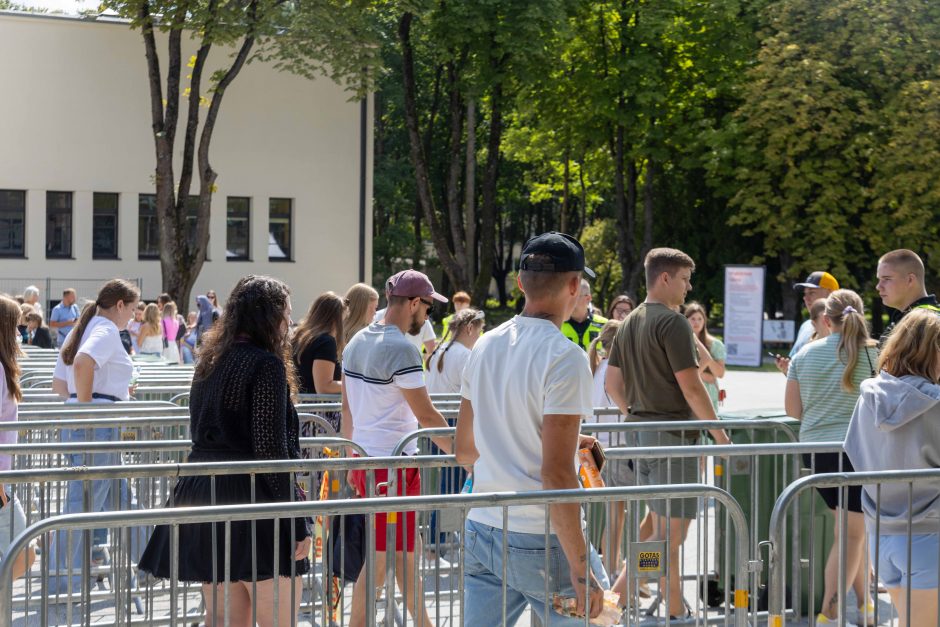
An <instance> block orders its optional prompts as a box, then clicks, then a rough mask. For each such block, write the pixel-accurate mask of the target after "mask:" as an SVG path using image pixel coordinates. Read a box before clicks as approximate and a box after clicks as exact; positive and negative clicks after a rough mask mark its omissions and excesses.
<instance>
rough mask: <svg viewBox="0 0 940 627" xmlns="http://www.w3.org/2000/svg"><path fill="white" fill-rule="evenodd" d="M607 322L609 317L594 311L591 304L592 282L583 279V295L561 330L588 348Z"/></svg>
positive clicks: (582, 346)
mask: <svg viewBox="0 0 940 627" xmlns="http://www.w3.org/2000/svg"><path fill="white" fill-rule="evenodd" d="M605 324H607V318H604V317H603V316H599V315H597V314H596V313H594V308H593V307H592V306H591V285H590V283H588V282H587V281H586V280H585V279H581V295H580V296H579V297H578V303H577V304H576V305H575V306H574V311H572V312H571V317H570V318H569V319H568V320H567V321H565V322H564V324H562V325H561V332H562V333H564V335H565V337H567V338H568V339H569V340H571V341H572V342H574V343H575V344H577V345H578V346H580V347H581V348H582V349H584V350H587V349H588V346H590V345H591V342H592V341H594V338H596V337H597V336H598V335H599V334H600V332H601V329H602V328H604V325H605Z"/></svg>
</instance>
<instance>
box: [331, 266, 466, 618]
mask: <svg viewBox="0 0 940 627" xmlns="http://www.w3.org/2000/svg"><path fill="white" fill-rule="evenodd" d="M385 295H386V297H387V298H388V309H387V310H386V313H385V316H384V318H383V320H382V321H380V322H374V323H372V324H371V325H369V326H368V327H367V328H365V329H363V330H362V331H360V332H359V333H357V334H356V335H355V337H353V339H352V340H350V342H349V344H347V345H346V348H345V349H344V350H343V374H344V375H345V376H344V377H343V422H342V434H343V437H346V438H349V439H351V440H353V441H355V442H356V443H357V444H359V445H361V446H362V448H364V449H365V451H366V453H368V454H369V455H371V456H373V457H375V456H388V455H391V454H392V452H393V449H394V448H395V446H396V445H397V444H398V441H399V440H400V439H401V438H402V436H404V435H407V434H408V433H411V432H413V431H416V430H418V429H419V428H428V427H447V422H446V421H445V420H444V417H443V416H441V414H440V412H439V411H437V410H436V409H435V408H434V405H433V404H432V403H431V397H430V396H428V390H427V388H426V387H425V385H424V371H423V364H422V362H421V355H420V354H419V353H418V349H417V348H415V346H414V344H412V343H411V342H409V341H408V339H406V337H405V335H406V333H408V332H415V331H418V330H420V328H421V326H422V325H423V324H424V323H425V322H426V321H427V316H428V311H429V310H430V309H431V307H432V306H433V304H434V301H435V300H437V301H440V302H445V303H446V302H447V298H445V297H444V296H441V295H440V294H438V293H437V292H436V291H434V286H433V285H432V284H431V281H430V280H429V279H428V277H427V276H425V275H424V274H422V273H421V272H418V271H416V270H403V271H402V272H399V273H398V274H396V275H394V276H393V277H392V278H390V279H389V280H388V282H387V283H386V285H385ZM434 442H435V444H437V445H438V446H439V447H440V448H441V449H443V450H444V451H445V452H446V453H449V452H450V451H451V448H452V447H451V443H450V440H449V438H445V439H441V438H434ZM404 452H405V454H407V455H414V454H416V453H417V452H418V448H417V444H416V443H414V442H412V443H411V444H410V445H409V446H408V448H406V449H405V451H404ZM349 480H350V484H351V485H352V487H353V488H354V489H355V490H356V492H357V493H358V494H359V495H360V496H369V495H368V494H366V486H367V481H366V475H365V473H364V472H363V471H352V472H351V473H350V474H349ZM387 481H388V471H386V470H377V471H375V485H379V484H382V483H386V482H387ZM398 486H399V488H400V490H399V491H398V492H397V493H396V496H397V495H404V496H418V495H419V494H420V493H421V476H420V474H419V472H418V469H416V468H410V469H408V470H407V471H406V472H399V473H398ZM403 527H404V528H405V532H404V533H403V532H402V528H403ZM385 528H386V517H385V515H384V514H379V515H377V516H376V517H375V548H376V559H375V568H374V569H373V570H374V573H375V581H374V582H370V581H367V577H366V570H365V569H363V570H362V572H361V573H360V575H359V579H358V581H356V585H355V587H354V588H353V599H352V616H351V618H350V625H352V626H353V627H358V626H360V625H365V621H366V591H367V588H366V586H368V585H370V584H373V583H374V585H375V586H381V585H383V582H384V579H385V552H386V544H385V543H386V540H385V535H386V534H385ZM396 528H397V537H396V546H395V549H394V550H396V551H404V552H405V560H404V562H405V568H404V569H398V568H396V570H395V573H396V578H397V580H398V585H399V586H400V587H401V588H402V589H403V590H405V589H407V590H408V595H407V598H406V599H405V602H406V606H407V607H408V611H409V612H410V613H411V615H412V617H415V623H416V624H421V625H429V624H430V619H429V617H428V614H427V610H426V609H425V607H424V603H423V601H421V599H423V598H424V594H423V592H422V589H421V581H420V578H419V579H418V580H417V581H418V586H417V587H416V586H415V585H414V584H413V583H412V582H413V581H415V578H414V567H415V561H414V551H415V544H418V545H420V539H417V538H416V537H415V536H416V534H415V515H414V512H410V513H408V514H406V515H405V516H404V521H403V523H399V524H398V525H397V526H396ZM415 599H418V600H419V601H418V604H417V606H416V605H415ZM416 611H417V613H416ZM419 617H420V620H419ZM421 621H423V622H421Z"/></svg>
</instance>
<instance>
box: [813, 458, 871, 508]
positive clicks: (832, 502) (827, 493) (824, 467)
mask: <svg viewBox="0 0 940 627" xmlns="http://www.w3.org/2000/svg"><path fill="white" fill-rule="evenodd" d="M839 455H840V453H816V455H815V456H812V455H810V454H809V453H803V465H804V466H805V467H806V468H812V470H813V474H815V475H821V474H824V473H833V472H855V468H853V467H852V462H851V461H849V456H848V455H846V454H845V453H841V456H842V466H841V468H840V466H839ZM814 461H815V466H814V465H813V462H814ZM816 491H817V492H819V496H821V497H822V499H823V500H824V501H825V502H826V506H827V507H828V508H829V509H836V508H837V507H839V492H840V491H841V488H816ZM842 498H843V503H844V504H845V506H846V507H847V508H848V510H849V511H850V512H861V511H862V486H860V485H853V486H849V487H848V488H847V489H846V492H843V494H842Z"/></svg>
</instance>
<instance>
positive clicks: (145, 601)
mask: <svg viewBox="0 0 940 627" xmlns="http://www.w3.org/2000/svg"><path fill="white" fill-rule="evenodd" d="M336 461H337V460H311V461H310V462H308V464H310V466H311V467H313V466H314V465H322V466H323V468H324V469H327V468H330V467H332V468H334V469H335V468H337V463H336ZM415 461H416V460H414V459H410V460H409V459H400V458H399V459H392V458H377V459H374V460H369V459H361V460H344V462H343V464H342V465H343V467H347V468H350V467H359V468H380V467H386V468H389V467H390V468H405V467H409V466H410V465H413V464H414V463H415ZM433 461H435V460H430V459H427V460H423V462H424V463H425V464H427V463H431V462H433ZM441 461H442V462H444V461H446V460H441ZM654 498H655V499H667V500H670V501H671V500H674V499H679V498H698V499H702V500H708V501H713V502H715V503H718V504H720V505H721V506H723V507H724V508H725V509H726V511H727V512H728V514H727V515H728V517H729V519H730V520H731V521H732V525H733V526H734V528H735V530H736V532H737V533H738V535H740V536H742V537H743V536H745V535H746V534H747V522H746V520H745V517H744V515H743V513H742V511H741V509H740V507H739V506H738V504H737V503H736V502H735V501H734V499H733V498H731V496H730V495H729V494H727V493H726V492H724V491H723V490H721V489H719V488H715V487H712V486H706V485H700V484H688V485H674V486H663V487H660V486H650V487H634V488H606V489H598V490H587V491H585V490H558V491H540V492H530V493H493V494H466V495H449V496H445V497H433V496H421V497H393V498H379V499H359V500H341V501H319V502H294V503H280V504H256V505H226V506H217V507H213V508H206V507H187V508H174V509H172V510H171V509H163V510H155V511H128V512H114V513H100V514H73V515H67V516H60V517H55V518H50V519H46V520H42V521H40V522H38V523H35V524H33V525H32V526H30V527H29V528H27V529H26V530H24V531H23V532H22V533H21V534H19V536H18V537H17V538H16V539H15V540H14V542H13V544H12V546H11V547H10V554H11V555H17V554H19V553H20V552H21V551H23V550H25V549H27V547H28V546H29V544H30V543H31V542H33V541H34V540H36V539H39V538H44V539H45V542H46V545H47V546H48V543H49V542H50V538H51V532H52V531H54V530H55V531H57V532H59V533H63V532H77V531H81V532H83V533H84V534H85V535H86V536H87V535H89V534H90V533H92V530H93V529H96V528H107V529H109V530H110V532H111V534H113V535H114V536H116V537H120V538H123V539H125V540H128V539H129V537H130V534H131V530H132V529H133V528H141V527H144V528H147V527H150V526H152V525H157V524H165V525H169V526H170V538H171V546H172V547H176V546H178V542H179V533H180V525H183V524H187V523H220V525H221V528H220V529H219V533H221V534H223V535H222V540H223V547H224V548H223V554H222V555H218V554H215V550H213V553H214V560H217V563H218V564H219V565H220V566H221V565H224V564H228V563H230V560H231V553H232V551H235V550H246V547H244V546H233V543H232V535H231V524H232V521H252V520H255V521H257V520H265V519H276V520H278V519H290V518H296V517H302V516H303V517H316V518H317V519H318V520H320V521H326V520H328V519H331V518H336V519H338V520H339V521H340V525H339V528H343V523H344V522H345V521H346V520H347V519H349V518H350V517H352V516H355V515H363V516H364V517H365V521H366V529H370V528H372V526H373V525H374V522H375V517H376V515H377V514H380V513H385V512H389V511H391V512H430V511H435V510H436V511H441V510H445V509H456V510H458V511H459V512H460V513H461V514H462V517H466V513H467V512H468V511H469V510H470V509H471V508H474V507H498V508H501V509H502V511H503V521H504V523H503V534H504V538H505V537H506V536H505V534H506V532H507V530H508V527H507V524H508V519H509V515H510V514H509V508H510V507H513V506H521V505H541V506H547V505H551V504H557V503H579V504H584V505H590V504H593V503H603V502H607V501H610V500H617V501H622V502H627V503H637V502H640V501H643V500H649V499H654ZM546 512H547V508H546ZM545 524H546V532H545V536H546V539H547V536H548V525H549V523H548V519H547V515H546V523H545ZM321 529H322V532H323V533H324V535H325V541H324V547H327V550H325V551H324V552H323V553H322V555H320V556H317V557H316V558H315V560H314V564H313V567H312V568H311V569H310V571H309V573H308V574H307V575H305V576H303V577H302V579H303V581H304V583H305V586H304V589H303V591H302V593H301V596H300V598H299V599H298V598H297V597H296V591H295V590H296V589H295V587H294V586H293V585H292V584H293V582H294V581H296V578H297V577H298V576H297V575H296V574H295V575H294V576H293V577H292V578H291V581H290V584H288V582H287V581H281V580H280V579H275V583H274V594H275V598H274V604H275V606H276V605H277V604H278V602H279V600H280V598H284V597H280V598H279V595H285V596H289V598H290V601H291V603H292V605H293V606H294V607H297V606H298V605H299V611H300V617H298V615H297V613H293V617H292V619H291V624H296V622H297V621H298V618H302V619H304V620H309V621H310V622H312V623H314V624H319V625H327V624H334V623H338V622H343V623H345V622H346V604H345V602H344V601H345V596H346V588H347V587H348V586H342V585H341V584H340V587H339V588H338V589H335V588H334V582H333V581H332V577H331V573H332V572H333V570H334V569H333V568H331V566H335V561H336V559H335V558H336V557H337V556H336V555H335V554H333V555H331V550H330V549H329V547H330V546H331V544H332V541H333V538H332V537H331V536H332V531H331V526H330V525H329V524H327V523H325V522H324V523H322V527H321ZM364 535H365V537H364V542H365V553H364V565H363V574H362V580H363V582H364V584H365V585H364V588H365V596H366V599H365V606H366V608H370V610H369V611H367V612H366V624H367V625H376V624H379V619H381V623H382V624H385V625H394V624H395V623H396V621H397V620H400V619H401V614H400V613H399V608H398V604H399V603H400V602H402V601H410V602H411V603H412V604H413V605H414V606H416V607H419V608H421V607H424V608H426V607H427V604H428V603H431V604H432V608H431V609H432V611H433V613H434V614H435V616H437V617H438V618H440V617H441V613H442V612H448V613H449V614H450V616H452V617H453V620H452V621H451V624H459V625H463V624H466V623H465V622H464V620H463V619H464V613H463V611H462V608H463V601H464V589H463V586H462V585H461V584H460V582H458V581H456V580H462V579H463V564H464V558H465V552H464V551H463V550H462V549H461V550H458V552H457V554H456V555H453V556H451V558H452V559H453V560H454V562H453V563H452V564H451V568H452V569H453V572H455V573H456V577H455V580H454V581H450V582H448V589H447V590H446V591H441V590H426V592H425V593H424V594H419V592H418V591H419V589H420V587H421V586H419V585H417V584H418V583H419V582H418V581H417V573H418V570H417V569H416V571H415V580H411V581H409V580H407V579H405V580H404V582H403V584H404V585H402V586H401V589H400V591H399V593H398V594H395V593H394V592H390V590H389V588H390V586H389V587H386V588H385V598H384V600H383V599H381V598H380V597H379V596H378V592H377V587H378V586H377V584H378V579H379V577H380V574H381V571H380V569H379V564H378V561H377V555H376V551H375V537H374V534H371V533H365V534H364ZM347 540H350V541H351V538H350V537H348V536H346V535H344V534H343V533H342V532H341V533H340V537H339V541H340V543H339V546H338V547H337V548H338V550H339V552H340V553H341V554H342V553H343V552H344V550H345V548H344V547H345V544H343V542H345V541H347ZM255 548H256V549H257V547H255ZM630 548H631V550H632V549H636V550H637V551H638V555H637V560H636V563H635V564H634V563H633V560H631V561H630V562H628V565H627V567H626V568H627V571H628V573H627V574H628V579H633V578H635V577H637V576H639V575H640V574H641V570H640V569H641V568H647V569H648V568H651V566H650V565H651V564H652V563H653V562H658V564H659V567H660V568H662V567H663V565H668V563H669V559H668V558H669V556H668V554H666V555H665V559H664V554H663V551H662V550H661V548H660V549H657V548H654V547H650V546H648V545H642V544H636V545H632V544H631V546H630ZM260 550H266V548H265V547H261V548H260ZM274 550H275V554H277V550H278V547H277V546H275V547H274ZM667 551H668V549H667ZM750 557H751V556H750V554H749V551H748V547H747V545H746V544H743V543H741V544H739V545H738V546H737V547H735V551H734V553H733V557H732V560H733V561H732V563H731V564H730V565H729V569H730V570H733V572H734V574H735V577H736V580H737V581H739V582H744V581H747V579H748V577H747V575H748V570H749V569H750V568H753V566H754V564H753V562H752V561H751V560H750ZM128 558H129V556H128V555H126V554H120V555H118V556H117V557H116V559H117V560H123V561H124V565H125V566H128V567H129V566H130V564H129V563H127V562H128ZM502 558H503V559H502V563H503V564H504V565H505V564H507V562H508V552H507V548H506V547H505V545H504V548H503V552H502ZM45 559H46V558H45V556H43V560H45ZM170 559H171V562H170V578H169V581H168V582H161V583H160V584H159V586H158V585H157V584H155V582H153V581H147V582H142V581H141V580H140V579H138V580H137V581H136V582H130V583H128V584H126V585H124V584H122V583H121V582H118V583H117V584H115V585H113V588H112V590H111V591H110V592H109V593H108V594H105V595H100V596H95V597H93V596H92V594H91V591H90V589H88V586H87V585H86V584H85V583H83V584H82V586H81V587H82V590H80V591H78V592H76V593H73V594H72V595H70V596H69V597H68V598H67V599H65V601H64V605H65V607H62V601H60V602H59V603H56V601H57V599H56V598H55V597H54V596H50V595H43V596H39V597H33V596H30V595H27V594H25V588H26V586H28V585H29V582H31V581H33V580H32V579H28V580H27V581H26V582H19V581H17V582H14V580H13V561H12V560H6V561H4V562H3V563H2V564H0V626H8V625H12V624H13V622H14V621H19V620H21V619H25V620H29V619H30V618H31V617H36V616H37V614H38V619H39V621H40V622H41V624H43V625H51V624H58V623H59V622H60V621H69V622H72V621H75V622H79V621H80V622H81V623H83V624H91V623H92V622H94V623H95V624H96V625H97V624H107V623H106V621H108V619H111V618H112V617H113V619H112V622H113V624H127V623H129V622H131V621H133V624H141V625H158V624H160V625H162V624H170V625H174V624H178V623H187V624H188V623H194V622H196V621H200V620H202V618H203V616H204V606H203V605H202V604H201V603H200V599H199V597H200V596H201V595H199V594H198V588H196V589H194V588H193V587H192V586H189V585H186V584H185V583H182V582H180V581H179V575H178V573H179V565H180V560H181V559H186V556H184V555H177V554H176V552H175V550H171V552H170ZM416 559H417V560H419V561H420V560H422V559H423V556H422V555H420V554H418V553H417V551H416ZM546 559H548V553H547V552H546ZM340 561H342V560H340ZM388 562H389V560H386V567H387V566H388ZM393 563H394V562H393ZM546 566H547V565H546ZM589 567H590V566H589V565H588V564H585V571H587V569H588V568H589ZM342 570H343V568H342V567H340V571H339V572H340V576H343V572H342ZM82 572H83V574H85V575H87V574H90V569H89V568H88V564H87V560H86V564H84V565H83V570H82ZM294 572H295V573H296V571H294ZM546 572H549V571H546ZM392 574H393V575H397V574H398V573H397V571H394V569H393V570H392ZM504 575H505V567H504ZM561 576H562V577H564V578H565V579H564V580H566V576H567V573H561ZM48 577H49V574H48V571H47V570H46V569H45V568H44V567H43V566H40V568H39V575H38V579H39V588H40V590H43V589H45V586H46V584H47V582H48ZM82 581H83V582H86V581H88V577H83V578H82ZM504 581H505V576H504ZM142 583H144V584H145V585H141V584H142ZM420 583H421V585H422V586H423V582H420ZM282 586H283V588H287V589H286V590H285V589H283V588H282ZM231 587H232V586H231V584H228V583H226V584H224V585H222V590H219V591H218V592H217V594H213V595H211V597H210V598H209V599H205V604H206V605H209V606H210V607H220V608H221V610H222V613H223V614H224V615H225V619H224V620H225V622H226V623H227V622H228V621H229V619H231V618H233V617H232V616H231V614H230V612H229V611H228V610H229V601H230V600H231V596H230V591H231ZM442 592H446V594H441V593H442ZM544 593H545V598H546V599H548V598H549V597H550V594H551V589H549V581H548V578H546V581H545V590H544ZM751 593H752V591H749V590H748V589H746V588H740V589H736V590H735V594H734V597H735V600H736V601H737V603H736V605H735V606H734V607H733V608H732V607H731V606H727V607H726V608H724V611H723V613H722V614H721V615H720V616H719V615H715V616H711V617H708V618H707V619H705V620H707V622H709V623H719V622H720V623H725V624H729V625H730V624H732V623H733V624H734V625H735V627H744V626H745V625H747V623H748V609H747V607H748V603H747V599H748V597H749V596H750V594H751ZM18 594H23V596H22V599H21V601H19V602H18V603H17V604H14V598H19V597H17V596H16V595H18ZM409 595H410V596H409ZM337 596H338V597H339V598H336V597H337ZM75 597H77V598H78V599H81V602H79V603H76V602H74V600H73V599H74V598H75ZM254 598H257V597H254ZM503 598H504V599H505V597H503ZM93 600H94V603H93V602H92V601H93ZM493 602H495V603H500V602H501V601H500V599H499V598H495V599H493ZM502 603H503V605H502V610H503V616H504V617H505V616H506V606H505V601H503V602H502ZM36 605H38V606H39V607H38V608H37V607H36ZM76 606H77V607H76ZM334 607H335V608H338V609H337V610H336V611H335V612H334ZM544 608H545V609H544V614H543V615H542V616H541V618H542V621H543V624H550V616H549V612H550V611H551V609H550V603H546V604H545V605H544ZM250 611H251V615H252V619H254V618H255V617H256V616H257V614H258V611H259V608H258V606H257V605H256V604H255V603H252V607H251V610H250ZM337 612H338V614H339V616H338V617H337V616H336V613H337ZM383 612H384V615H382V613H383ZM633 614H635V612H634V611H629V612H627V614H626V615H625V616H624V618H623V623H622V624H631V625H632V624H635V623H634V621H633V620H632V618H633V616H632V615H633ZM337 618H338V620H337ZM671 622H672V624H701V623H702V622H704V621H703V619H702V617H694V618H691V619H684V620H677V621H671ZM436 624H442V621H441V620H438V621H437V623H436ZM502 624H503V625H506V624H507V623H506V621H505V618H504V620H503V622H502ZM584 624H585V625H587V624H588V619H587V618H585V619H584Z"/></svg>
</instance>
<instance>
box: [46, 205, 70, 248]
mask: <svg viewBox="0 0 940 627" xmlns="http://www.w3.org/2000/svg"><path fill="white" fill-rule="evenodd" d="M71 256H72V192H46V258H47V259H50V258H63V257H64V258H69V257H71Z"/></svg>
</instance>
